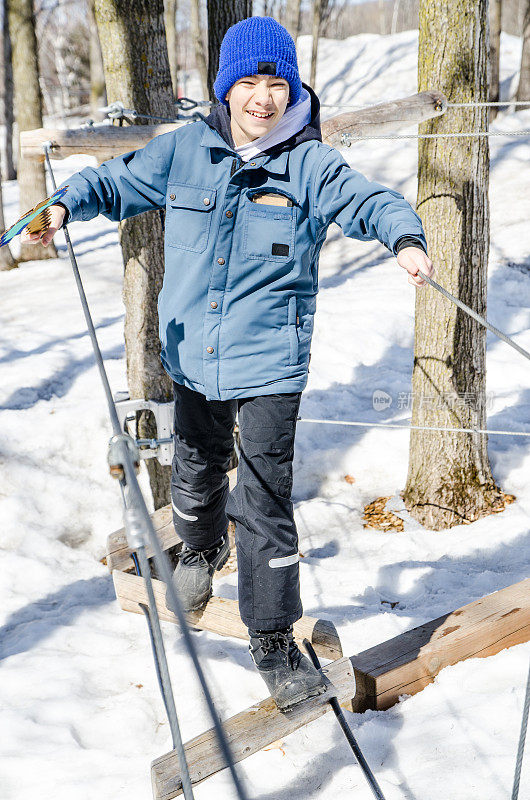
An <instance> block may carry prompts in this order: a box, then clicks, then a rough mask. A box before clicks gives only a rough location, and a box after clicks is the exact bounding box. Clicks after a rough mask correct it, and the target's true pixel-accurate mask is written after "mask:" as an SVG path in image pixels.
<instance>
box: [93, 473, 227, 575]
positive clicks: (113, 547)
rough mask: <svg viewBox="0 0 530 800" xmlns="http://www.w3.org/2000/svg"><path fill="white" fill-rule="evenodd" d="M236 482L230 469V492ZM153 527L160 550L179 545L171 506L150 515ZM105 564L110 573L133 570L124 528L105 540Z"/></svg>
mask: <svg viewBox="0 0 530 800" xmlns="http://www.w3.org/2000/svg"><path fill="white" fill-rule="evenodd" d="M236 480H237V469H231V470H230V471H229V472H228V481H229V486H230V490H232V489H233V488H234V486H235V485H236ZM151 519H152V520H153V525H154V526H155V531H156V535H157V536H158V541H159V542H160V546H161V548H162V550H168V549H169V548H170V547H174V546H175V545H178V544H181V543H182V542H181V540H180V537H179V536H178V534H177V533H176V531H175V528H174V525H173V510H172V508H171V504H169V505H167V506H163V507H162V508H159V509H158V511H155V512H154V513H153V514H151ZM146 552H147V557H148V558H151V557H152V556H153V551H152V549H151V547H150V546H147V547H146ZM106 564H107V567H108V568H109V571H110V572H113V571H114V570H115V569H118V570H122V571H125V570H128V569H134V563H133V560H132V558H131V550H130V548H129V545H128V544H127V537H126V535H125V528H120V529H119V530H118V531H114V533H111V534H110V535H109V536H108V538H107V555H106Z"/></svg>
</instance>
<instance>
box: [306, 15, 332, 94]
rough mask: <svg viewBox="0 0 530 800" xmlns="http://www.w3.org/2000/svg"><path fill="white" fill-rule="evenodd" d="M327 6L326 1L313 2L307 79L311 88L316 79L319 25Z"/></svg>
mask: <svg viewBox="0 0 530 800" xmlns="http://www.w3.org/2000/svg"><path fill="white" fill-rule="evenodd" d="M327 4H328V0H313V28H312V34H313V44H312V47H311V76H310V78H309V85H310V86H311V87H313V88H314V86H315V81H316V79H317V56H318V39H319V36H320V24H321V22H322V18H323V16H324V14H325V13H326V7H327Z"/></svg>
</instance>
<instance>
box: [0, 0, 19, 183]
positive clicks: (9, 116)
mask: <svg viewBox="0 0 530 800" xmlns="http://www.w3.org/2000/svg"><path fill="white" fill-rule="evenodd" d="M2 6H3V15H4V16H3V31H2V67H3V73H2V75H3V79H4V108H3V111H4V135H5V140H4V141H5V144H4V153H5V179H6V180H8V181H14V180H15V179H16V177H17V172H16V169H15V164H14V161H13V66H12V62H11V58H12V55H11V36H10V34H9V16H8V11H7V0H2Z"/></svg>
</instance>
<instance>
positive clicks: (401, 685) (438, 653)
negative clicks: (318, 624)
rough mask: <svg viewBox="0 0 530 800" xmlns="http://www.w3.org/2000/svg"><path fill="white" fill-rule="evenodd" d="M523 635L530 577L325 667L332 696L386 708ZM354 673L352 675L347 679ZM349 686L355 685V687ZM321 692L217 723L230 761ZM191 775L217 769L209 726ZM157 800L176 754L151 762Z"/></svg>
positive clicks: (175, 780) (321, 705)
mask: <svg viewBox="0 0 530 800" xmlns="http://www.w3.org/2000/svg"><path fill="white" fill-rule="evenodd" d="M529 640H530V579H527V580H524V581H521V582H520V583H517V584H514V585H513V586H508V587H507V588H506V589H500V590H499V591H498V592H494V593H493V594H491V595H487V596H486V597H483V598H481V599H480V600H476V601H475V602H473V603H469V604H468V605H466V606H464V607H463V608H460V609H458V610H456V611H453V612H452V613H450V614H446V615H444V616H442V617H438V618H437V619H435V620H432V621H431V622H428V623H426V624H425V625H419V626H418V627H417V628H414V629H412V630H410V631H406V632H405V633H403V634H401V635H399V636H396V637H394V638H393V639H390V640H388V641H386V642H383V643H382V644H379V645H376V646H375V647H371V648H370V649H369V650H366V651H364V652H363V653H359V654H358V655H356V656H352V657H351V658H350V659H344V658H342V659H339V660H338V661H334V662H332V663H331V664H329V665H328V666H327V667H326V668H325V672H326V675H327V677H328V678H329V680H330V681H331V682H332V683H333V684H334V686H335V689H336V692H337V696H338V698H339V702H340V703H341V704H343V705H344V704H345V703H347V701H348V698H351V697H353V700H352V701H351V708H352V710H353V711H356V712H362V711H365V710H366V709H368V708H372V709H386V708H389V707H390V706H392V705H393V704H394V703H396V702H397V700H398V699H399V697H400V696H401V695H403V694H416V693H417V692H419V691H421V690H422V689H423V688H424V687H425V686H427V685H428V684H429V683H432V681H433V680H434V677H435V676H436V675H437V674H438V672H440V670H441V669H443V667H445V666H448V665H450V664H456V663H457V662H458V661H462V660H464V659H466V658H476V657H486V656H490V655H494V654H495V653H498V652H500V651H501V650H503V649H504V648H506V647H511V646H512V645H514V644H521V643H523V642H527V641H529ZM352 673H353V677H354V679H355V680H353V678H352ZM354 690H355V691H354ZM325 698H326V695H323V696H321V697H320V698H316V699H315V701H313V700H310V701H308V702H307V703H304V704H303V705H302V706H301V707H300V708H299V709H294V710H293V711H292V712H290V713H289V714H281V713H280V712H279V711H278V710H277V709H276V706H275V705H274V702H273V701H272V699H271V698H268V699H267V700H264V701H263V702H262V703H258V704H256V705H255V706H252V707H251V708H248V709H246V711H242V712H240V713H239V714H236V716H234V717H231V718H230V719H229V720H227V721H226V722H225V723H224V727H225V730H226V732H227V735H228V739H229V742H230V744H231V746H232V752H233V754H234V758H235V760H236V761H241V760H242V759H243V758H246V757H247V756H249V755H251V754H252V753H255V752H257V751H258V750H260V749H262V748H263V747H267V745H269V744H272V742H274V741H276V740H277V739H280V738H283V737H285V736H287V735H288V734H289V733H292V732H293V731H294V730H297V729H298V728H300V727H302V726H303V725H306V724H307V723H308V722H311V721H312V720H313V719H316V717H317V716H320V715H321V714H323V713H325V712H326V711H327V710H328V708H329V705H326V699H325ZM185 747H186V753H187V756H188V760H189V764H190V769H191V776H192V781H193V782H195V783H198V782H200V781H202V780H204V779H205V778H207V777H208V776H209V775H213V774H214V773H215V772H217V771H219V770H220V769H223V768H224V763H223V761H222V758H221V757H220V755H219V752H218V749H217V744H216V741H215V738H214V732H213V729H212V730H209V731H206V733H203V734H201V735H200V736H197V737H195V738H194V739H192V740H191V741H189V742H188V743H187V744H186V746H185ZM151 776H152V783H153V793H154V797H155V798H156V800H170V798H173V797H176V796H177V795H179V794H181V792H182V787H181V782H180V777H179V768H178V759H177V757H176V753H175V752H174V751H172V752H170V753H166V754H165V755H164V756H161V757H160V758H158V759H156V760H155V761H154V762H153V764H152V767H151Z"/></svg>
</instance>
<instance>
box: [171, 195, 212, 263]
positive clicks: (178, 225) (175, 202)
mask: <svg viewBox="0 0 530 800" xmlns="http://www.w3.org/2000/svg"><path fill="white" fill-rule="evenodd" d="M216 194H217V191H216V189H210V188H208V187H206V186H190V185H189V184H186V183H169V184H168V188H167V200H166V244H168V245H170V246H171V247H180V248H181V249H182V250H191V251H192V252H193V253H202V252H204V250H206V247H207V246H208V237H209V235H210V227H211V224H212V211H213V209H214V207H215V196H216Z"/></svg>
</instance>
